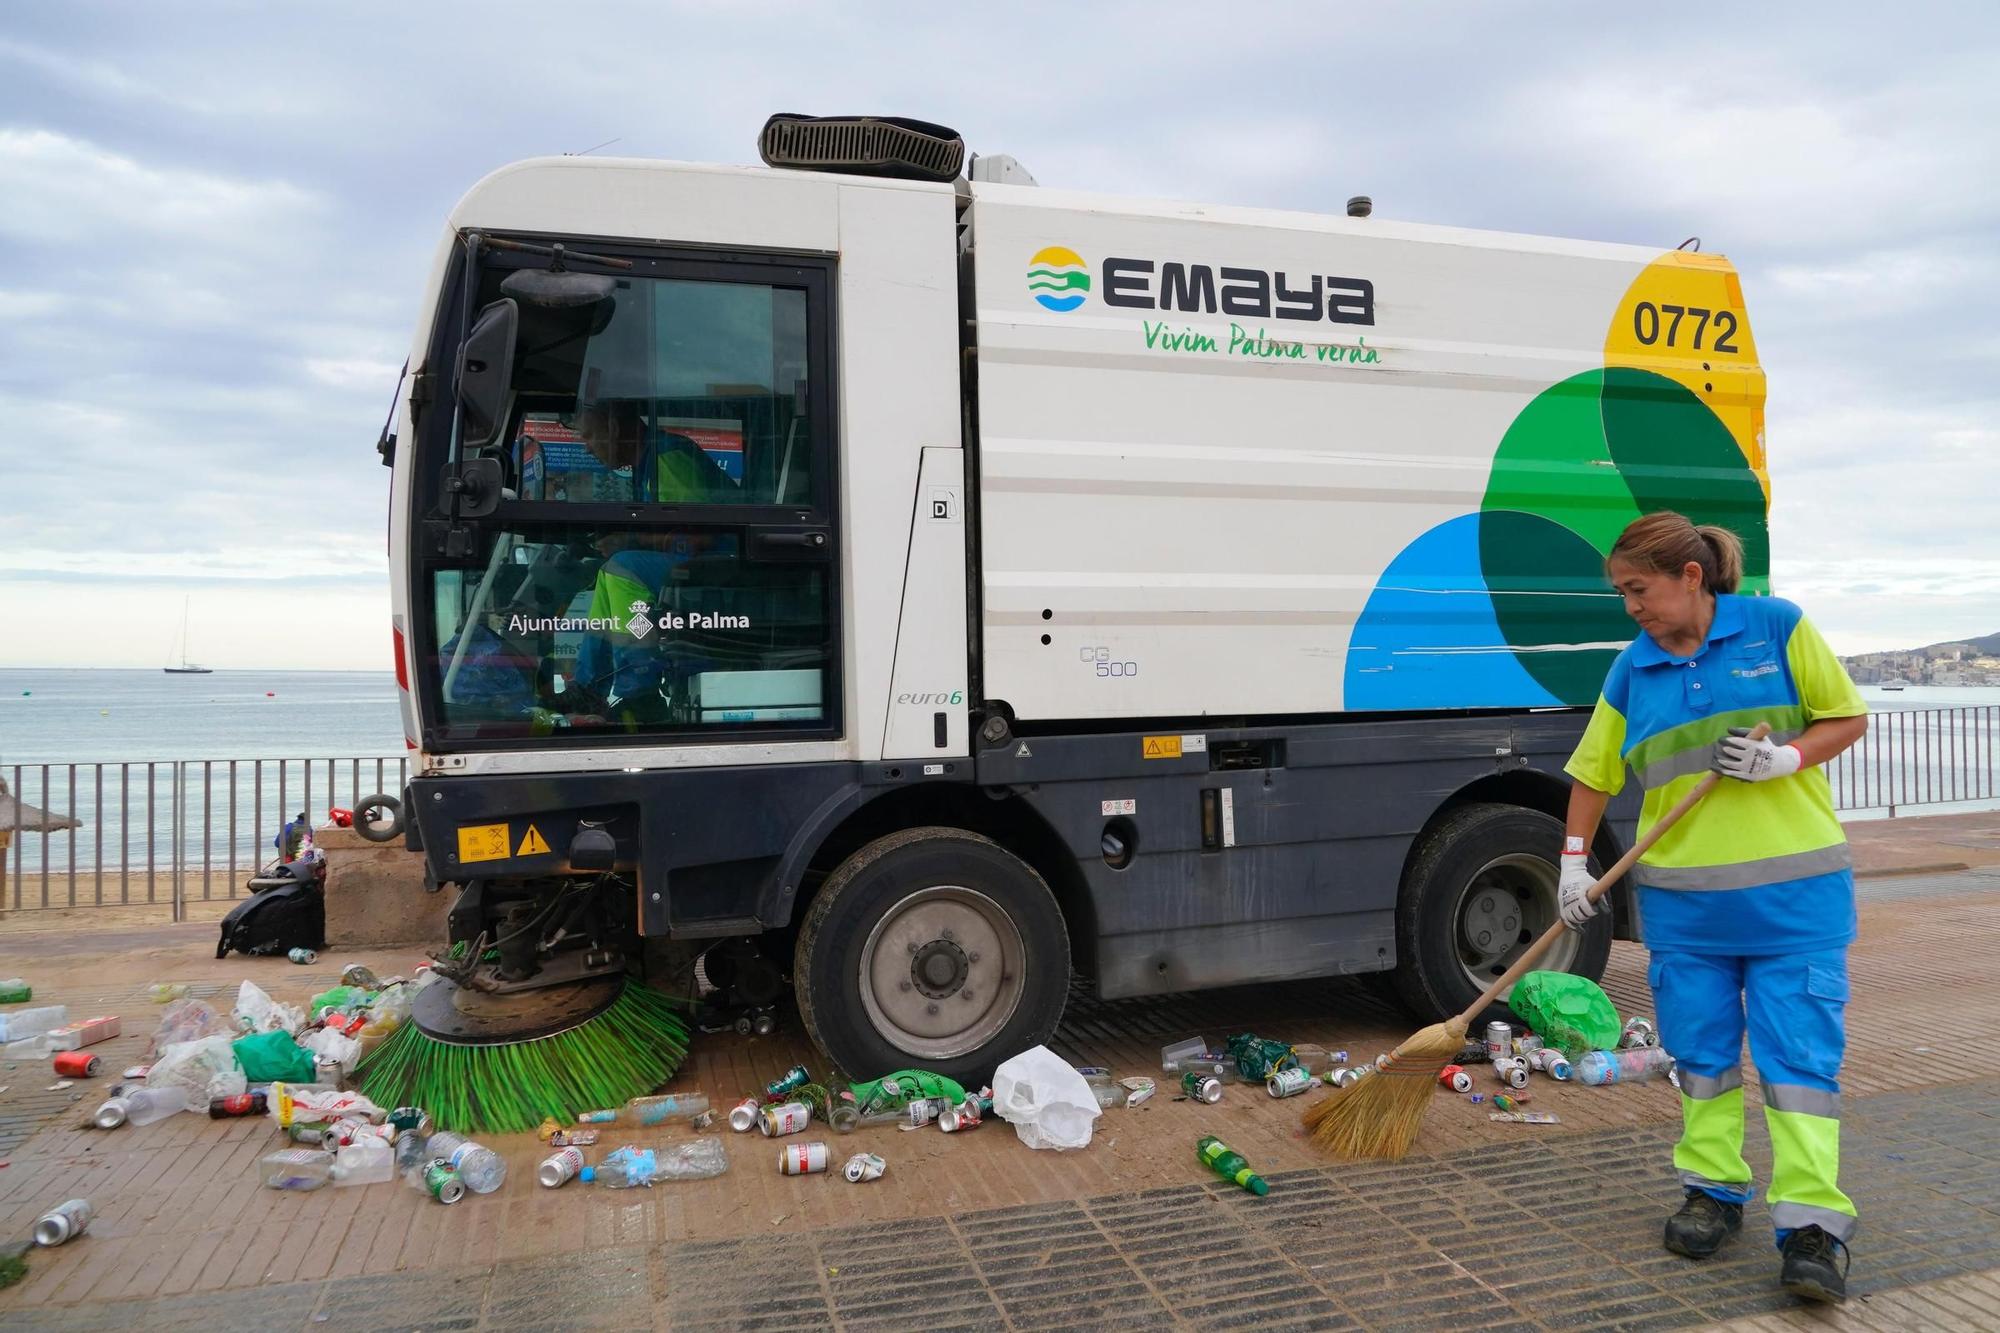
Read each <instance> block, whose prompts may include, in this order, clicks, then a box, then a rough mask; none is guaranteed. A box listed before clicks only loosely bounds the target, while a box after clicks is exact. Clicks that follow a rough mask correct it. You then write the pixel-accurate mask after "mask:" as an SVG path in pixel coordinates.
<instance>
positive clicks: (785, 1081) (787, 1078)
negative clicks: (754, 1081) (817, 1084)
mask: <svg viewBox="0 0 2000 1333" xmlns="http://www.w3.org/2000/svg"><path fill="white" fill-rule="evenodd" d="M810 1082H812V1075H811V1074H809V1073H807V1072H806V1067H805V1066H804V1065H793V1066H792V1067H791V1068H790V1069H787V1070H786V1071H785V1072H784V1073H782V1074H780V1075H778V1076H777V1077H776V1078H774V1079H772V1080H771V1081H770V1082H769V1083H766V1084H765V1085H764V1097H765V1099H766V1100H767V1101H782V1100H784V1098H785V1097H787V1096H789V1095H790V1094H792V1093H794V1092H797V1091H798V1090H799V1089H800V1088H803V1087H804V1086H805V1085H806V1084H808V1083H810Z"/></svg>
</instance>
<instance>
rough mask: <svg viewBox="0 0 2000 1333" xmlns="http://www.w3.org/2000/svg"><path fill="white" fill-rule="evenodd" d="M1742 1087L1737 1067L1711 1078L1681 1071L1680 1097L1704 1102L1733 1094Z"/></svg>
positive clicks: (1741, 1079) (1740, 1073)
mask: <svg viewBox="0 0 2000 1333" xmlns="http://www.w3.org/2000/svg"><path fill="white" fill-rule="evenodd" d="M1742 1086H1743V1070H1742V1069H1741V1068H1740V1067H1739V1068H1736V1069H1731V1070H1729V1071H1727V1072H1726V1073H1722V1074H1717V1075H1716V1076H1715V1077H1713V1078H1711V1077H1709V1076H1708V1075H1707V1074H1690V1073H1689V1072H1688V1071H1687V1070H1686V1069H1682V1070H1681V1095H1682V1096H1684V1097H1690V1098H1693V1099H1694V1100H1695V1101H1698V1102H1705V1101H1707V1100H1709V1099H1710V1098H1712V1097H1720V1096H1721V1095H1722V1094H1723V1093H1725V1092H1734V1091H1735V1090H1736V1089H1738V1088H1740V1087H1742Z"/></svg>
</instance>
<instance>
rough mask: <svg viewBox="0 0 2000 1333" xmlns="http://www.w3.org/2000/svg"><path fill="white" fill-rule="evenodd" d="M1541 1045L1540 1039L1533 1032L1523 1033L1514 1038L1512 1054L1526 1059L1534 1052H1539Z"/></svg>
mask: <svg viewBox="0 0 2000 1333" xmlns="http://www.w3.org/2000/svg"><path fill="white" fill-rule="evenodd" d="M1542 1045H1543V1043H1542V1039H1541V1037H1540V1036H1539V1035H1537V1034H1536V1033H1533V1032H1523V1033H1522V1034H1521V1035H1520V1036H1518V1037H1516V1038H1514V1054H1516V1055H1518V1056H1521V1057H1522V1058H1523V1059H1526V1058H1527V1057H1529V1056H1532V1055H1533V1054H1534V1053H1535V1052H1536V1051H1539V1050H1541V1049H1542Z"/></svg>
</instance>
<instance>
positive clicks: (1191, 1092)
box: [1181, 1069, 1222, 1106]
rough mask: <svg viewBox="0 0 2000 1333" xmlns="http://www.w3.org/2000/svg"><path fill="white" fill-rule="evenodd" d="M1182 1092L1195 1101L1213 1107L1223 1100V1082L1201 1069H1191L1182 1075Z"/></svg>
mask: <svg viewBox="0 0 2000 1333" xmlns="http://www.w3.org/2000/svg"><path fill="white" fill-rule="evenodd" d="M1181 1091H1182V1092H1184V1093H1186V1094H1187V1095H1188V1096H1189V1097H1191V1098H1193V1099H1194V1100H1195V1101H1198V1102H1207V1103H1208V1104H1209V1105H1211V1106H1213V1105H1214V1104H1215V1103H1216V1102H1219V1101H1221V1100H1222V1080H1221V1079H1219V1078H1217V1077H1215V1076H1214V1075H1213V1074H1204V1073H1202V1072H1201V1071H1200V1070H1199V1069H1190V1070H1188V1072H1187V1073H1185V1074H1182V1075H1181Z"/></svg>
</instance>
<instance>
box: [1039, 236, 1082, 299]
mask: <svg viewBox="0 0 2000 1333" xmlns="http://www.w3.org/2000/svg"><path fill="white" fill-rule="evenodd" d="M1028 290H1029V291H1031V292H1033V293H1034V294H1035V300H1036V301H1038V302H1040V303H1041V306H1042V308H1043V309H1044V310H1055V311H1070V310H1074V309H1076V308H1077V307H1078V306H1080V305H1082V304H1083V298H1084V297H1086V296H1088V295H1090V268H1089V266H1088V265H1086V264H1085V263H1084V262H1083V256H1082V255H1080V254H1078V253H1077V252H1076V251H1074V250H1071V249H1069V248H1067V247H1066V246H1061V245H1051V246H1046V247H1044V248H1043V249H1040V250H1037V251H1035V257H1034V258H1033V259H1030V260H1029V261H1028Z"/></svg>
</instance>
